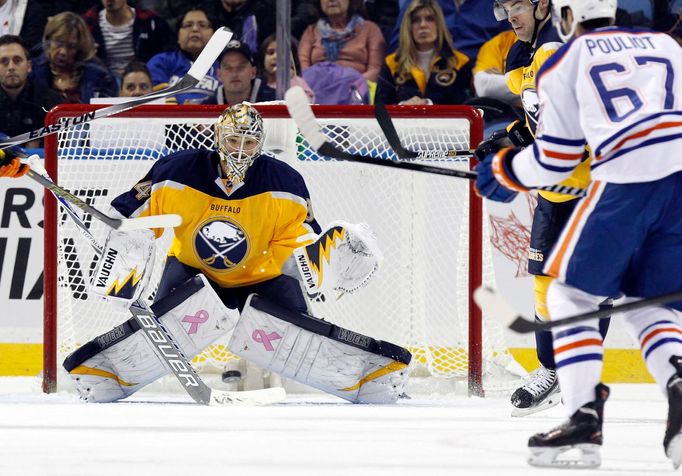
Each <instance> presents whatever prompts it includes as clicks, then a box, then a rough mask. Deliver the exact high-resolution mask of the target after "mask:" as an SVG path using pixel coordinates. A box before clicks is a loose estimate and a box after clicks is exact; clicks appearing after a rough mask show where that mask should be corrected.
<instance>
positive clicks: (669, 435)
mask: <svg viewBox="0 0 682 476" xmlns="http://www.w3.org/2000/svg"><path fill="white" fill-rule="evenodd" d="M670 363H671V364H673V365H674V366H675V368H677V373H676V374H675V375H673V376H672V377H670V380H668V384H667V387H668V424H667V426H666V428H665V437H664V438H663V447H664V448H665V455H666V456H667V457H668V458H670V459H671V460H672V462H673V466H674V467H675V469H677V468H679V467H680V464H682V431H681V430H682V376H681V375H680V374H682V357H678V356H675V355H674V356H672V357H671V358H670Z"/></svg>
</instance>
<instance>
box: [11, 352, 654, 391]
mask: <svg viewBox="0 0 682 476" xmlns="http://www.w3.org/2000/svg"><path fill="white" fill-rule="evenodd" d="M212 350H213V354H214V355H216V354H219V355H220V358H221V359H220V360H224V361H227V360H230V359H231V358H234V357H232V356H231V354H229V353H228V351H227V349H225V348H224V346H212ZM410 351H411V352H412V353H413V354H414V358H415V359H416V360H417V361H418V362H419V361H424V362H425V355H424V354H425V349H415V348H411V349H410ZM429 351H430V353H431V354H432V355H434V354H436V355H437V356H438V357H440V359H442V362H441V363H440V365H441V366H443V367H444V368H449V367H452V368H457V367H465V366H463V365H462V361H459V360H457V361H456V360H455V359H454V358H453V357H454V356H455V355H457V356H459V357H458V359H459V358H461V356H464V355H466V351H465V349H461V348H459V349H455V348H448V347H434V348H431V349H429ZM509 351H510V353H511V354H512V356H513V357H514V359H516V361H517V362H518V363H519V364H521V365H522V366H523V368H525V369H526V370H527V371H529V372H530V371H532V370H534V369H536V368H537V367H538V365H539V363H538V359H537V356H536V354H535V349H534V348H510V349H509ZM604 352H605V353H604V371H603V373H602V380H603V381H604V383H653V379H652V378H651V375H649V372H648V371H647V369H646V367H645V365H644V362H643V361H642V357H641V354H640V352H639V350H638V349H608V348H607V349H605V351H604ZM205 360H206V356H204V355H202V354H199V355H198V356H196V357H195V358H194V359H193V363H195V364H196V363H201V362H202V361H205ZM42 370H43V345H42V344H15V343H12V344H9V343H7V344H4V343H0V376H35V375H38V374H39V373H40V372H41V371H42Z"/></svg>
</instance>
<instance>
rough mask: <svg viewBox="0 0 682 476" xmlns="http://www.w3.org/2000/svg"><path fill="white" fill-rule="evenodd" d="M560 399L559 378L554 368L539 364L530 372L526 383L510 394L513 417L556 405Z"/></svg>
mask: <svg viewBox="0 0 682 476" xmlns="http://www.w3.org/2000/svg"><path fill="white" fill-rule="evenodd" d="M560 401H561V393H560V389H559V380H558V378H557V375H556V370H555V369H547V368H545V367H543V366H540V368H538V369H537V370H535V371H534V372H532V373H531V374H530V375H529V376H528V378H527V380H526V383H525V384H524V385H523V386H521V387H519V388H517V389H516V391H515V392H514V393H513V394H512V396H511V403H512V405H513V406H514V408H513V409H512V412H511V416H513V417H524V416H526V415H530V414H532V413H537V412H541V411H543V410H546V409H548V408H552V407H553V406H555V405H558V404H559V402H560Z"/></svg>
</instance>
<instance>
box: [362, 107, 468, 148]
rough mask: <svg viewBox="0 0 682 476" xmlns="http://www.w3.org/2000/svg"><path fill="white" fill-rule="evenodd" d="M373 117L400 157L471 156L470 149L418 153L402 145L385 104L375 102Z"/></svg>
mask: <svg viewBox="0 0 682 476" xmlns="http://www.w3.org/2000/svg"><path fill="white" fill-rule="evenodd" d="M374 117H375V118H376V120H377V122H378V123H379V127H380V128H381V131H382V132H383V133H384V136H386V140H387V141H388V144H389V145H390V146H391V149H393V152H395V155H397V156H398V158H400V159H403V160H405V159H426V158H429V159H431V158H434V159H435V158H437V159H444V158H448V157H471V156H472V155H473V151H472V150H444V151H440V150H436V151H428V153H419V152H415V151H413V150H408V149H406V148H405V147H403V144H402V143H401V142H400V138H399V137H398V132H397V131H396V130H395V125H394V124H393V120H392V119H391V116H390V114H389V113H388V110H387V109H386V106H385V105H383V104H375V106H374Z"/></svg>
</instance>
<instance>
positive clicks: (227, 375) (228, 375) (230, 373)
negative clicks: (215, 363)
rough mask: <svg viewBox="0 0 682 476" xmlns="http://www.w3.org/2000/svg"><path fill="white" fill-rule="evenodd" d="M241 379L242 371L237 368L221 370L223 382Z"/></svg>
mask: <svg viewBox="0 0 682 476" xmlns="http://www.w3.org/2000/svg"><path fill="white" fill-rule="evenodd" d="M241 379H242V373H241V372H240V371H239V370H226V371H225V372H223V382H225V383H232V382H239V381H240V380H241Z"/></svg>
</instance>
